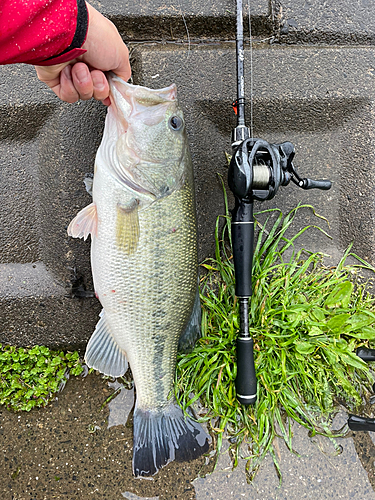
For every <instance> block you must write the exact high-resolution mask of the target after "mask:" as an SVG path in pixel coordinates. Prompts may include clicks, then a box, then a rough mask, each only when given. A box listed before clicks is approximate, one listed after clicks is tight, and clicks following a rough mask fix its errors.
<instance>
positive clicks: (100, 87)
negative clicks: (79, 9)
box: [35, 4, 131, 105]
mask: <svg viewBox="0 0 375 500" xmlns="http://www.w3.org/2000/svg"><path fill="white" fill-rule="evenodd" d="M87 9H88V12H89V26H88V32H87V38H86V41H85V43H84V44H83V46H82V48H83V49H86V50H87V52H85V54H83V55H82V56H80V57H78V58H76V59H73V61H69V62H66V63H62V64H56V65H54V66H35V69H36V72H37V75H38V78H39V80H40V81H42V82H44V83H46V84H47V85H48V86H49V87H50V88H51V89H52V90H53V92H54V93H55V94H56V95H57V96H58V97H59V98H60V99H61V100H63V101H66V102H76V101H79V100H80V99H82V100H88V99H91V98H92V97H94V99H97V100H99V101H102V102H103V104H106V105H109V104H110V99H109V97H108V96H109V85H108V80H107V78H106V76H105V74H104V71H113V72H114V73H115V74H116V75H118V76H119V77H120V78H122V79H123V80H125V81H127V80H129V78H130V75H131V68H130V63H129V51H128V48H127V47H126V45H125V44H124V42H123V41H122V39H121V37H120V35H119V32H118V31H117V28H116V26H115V25H114V24H113V23H112V22H111V21H110V20H109V19H107V18H106V17H104V16H103V15H102V14H100V12H98V11H97V10H95V9H94V8H93V7H92V6H91V5H89V4H87Z"/></svg>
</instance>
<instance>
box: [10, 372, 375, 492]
mask: <svg viewBox="0 0 375 500" xmlns="http://www.w3.org/2000/svg"><path fill="white" fill-rule="evenodd" d="M116 388H118V384H117V383H114V384H113V383H109V382H108V380H104V379H102V378H101V376H99V375H95V374H91V375H88V376H87V377H86V378H82V377H78V378H72V379H70V380H69V381H68V383H67V385H66V387H65V389H64V390H63V391H62V392H61V393H60V394H59V395H58V398H57V399H56V400H55V401H53V403H52V404H50V405H49V406H47V407H46V408H43V409H38V410H33V411H31V412H30V413H18V414H17V413H12V412H9V411H8V410H7V409H5V408H4V407H0V443H1V450H2V453H1V458H0V498H1V499H2V500H26V499H33V500H50V499H75V498H77V499H78V498H79V499H89V498H93V499H103V500H104V499H106V500H122V499H124V498H126V499H128V500H136V499H138V498H146V499H147V498H148V499H151V500H157V499H159V500H162V499H165V500H172V499H178V500H193V499H196V500H206V499H212V500H228V499H242V498H247V499H252V500H276V499H277V500H284V499H285V500H286V499H287V500H294V499H295V500H297V499H308V498H314V499H318V500H324V499H328V498H338V499H352V498H356V499H361V500H373V499H374V500H375V493H374V489H373V487H374V488H375V467H374V460H375V445H374V441H375V440H374V441H373V439H374V438H373V435H372V433H367V432H363V433H358V432H357V433H349V434H348V436H347V437H346V438H343V439H338V440H337V445H336V446H334V445H333V443H332V442H331V441H330V440H328V439H327V438H322V437H319V436H315V437H313V438H310V437H309V436H308V433H307V431H306V430H305V429H303V428H302V427H300V426H298V425H295V426H294V441H293V445H294V449H295V451H296V453H295V454H292V453H291V452H290V451H288V450H287V449H286V446H285V445H284V443H283V442H282V441H280V440H279V441H278V442H277V443H276V448H275V449H276V455H277V458H278V461H279V464H280V468H281V471H282V476H283V482H282V485H281V486H280V485H279V479H278V476H277V474H276V471H275V468H274V466H273V463H272V459H271V457H270V456H268V457H267V458H266V460H265V461H264V463H263V465H262V466H261V468H260V470H259V472H258V474H257V476H256V477H255V480H254V481H253V483H252V484H248V483H247V481H246V475H245V461H242V462H240V464H239V466H238V467H237V468H236V469H234V470H232V467H231V462H230V458H229V454H228V453H227V452H226V451H223V453H222V454H221V456H220V458H219V461H218V465H217V467H216V469H215V471H214V472H213V473H212V474H208V475H207V472H208V471H209V470H212V465H213V458H212V457H211V458H210V459H209V458H206V457H201V458H200V459H198V460H195V461H194V462H190V463H184V464H177V463H171V464H169V465H168V466H167V467H165V468H164V469H162V470H161V471H160V472H159V473H158V474H157V475H156V476H154V477H153V478H151V479H135V478H134V477H133V476H132V469H131V457H132V415H131V408H132V406H133V401H134V394H133V390H127V389H123V390H121V391H120V392H118V394H117V395H116V396H115V397H114V398H113V399H112V400H111V401H110V403H108V404H106V405H104V406H103V403H104V402H105V401H106V399H107V398H108V397H109V396H111V394H113V393H114V391H115V390H116ZM345 420H346V416H345V414H344V413H343V412H341V413H340V414H339V415H338V416H337V417H336V419H335V421H334V424H335V426H336V428H338V427H340V426H341V425H342V424H343V423H344V422H345ZM224 447H225V446H224ZM338 449H339V450H342V452H341V453H340V454H337V450H338Z"/></svg>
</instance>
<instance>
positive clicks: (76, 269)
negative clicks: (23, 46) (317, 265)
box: [0, 1, 375, 346]
mask: <svg viewBox="0 0 375 500" xmlns="http://www.w3.org/2000/svg"><path fill="white" fill-rule="evenodd" d="M283 5H284V3H283ZM285 5H287V6H288V9H289V10H285V11H284V14H285V12H286V13H287V16H291V15H292V14H293V16H294V17H293V19H294V18H296V16H297V14H298V16H299V17H298V19H299V21H298V23H297V24H298V26H297V28H298V27H300V28H301V27H302V26H303V23H302V21H300V20H304V22H305V24H306V26H308V25H309V19H310V17H309V15H310V14H309V13H310V10H309V11H306V9H307V7H306V9H305V10H303V9H304V8H303V6H302V5H301V6H299V9H297V4H296V5H295V6H293V5H292V3H289V4H288V3H286V4H285ZM306 5H307V4H306ZM308 5H309V6H310V7H311V8H312V3H311V4H310V3H309V4H308ZM345 5H346V4H344V6H345ZM366 5H367V4H366ZM332 6H333V7H335V8H337V9H336V11H337V12H339V11H340V6H341V3H340V4H339V3H338V2H336V1H335V2H333V4H332ZM310 7H309V8H310ZM333 7H332V8H333ZM367 7H368V8H369V9H370V10H371V6H370V5H368V6H367ZM367 7H366V8H367ZM342 8H344V7H342ZM345 8H346V7H345ZM100 9H101V10H102V11H103V12H105V13H106V14H107V15H109V16H110V17H111V18H112V19H113V20H114V21H115V22H116V23H118V26H119V28H120V29H121V31H122V32H123V33H124V36H125V38H126V39H127V40H129V41H130V40H131V43H129V45H130V46H131V48H132V49H133V50H132V58H133V77H134V83H136V84H141V85H146V86H150V87H152V88H160V87H163V86H166V85H169V84H171V83H172V82H175V83H176V84H177V87H178V95H179V100H180V103H181V105H182V107H183V109H184V113H185V118H186V126H187V129H188V133H189V139H190V147H191V152H192V157H193V163H194V170H195V178H196V192H197V205H198V224H199V228H198V229H199V258H200V260H202V259H203V258H204V257H206V256H207V255H210V254H212V251H213V242H214V234H213V233H214V227H215V222H216V218H217V216H218V215H219V214H223V213H224V202H223V192H222V187H221V181H220V178H219V177H218V174H220V175H221V176H222V177H223V178H224V179H225V178H226V175H227V168H226V158H225V154H224V153H225V152H227V153H230V134H231V130H232V128H233V127H234V126H235V124H236V119H235V115H234V113H233V110H232V107H231V103H232V101H233V100H234V99H235V98H236V61H235V45H234V43H233V42H231V41H229V40H231V39H233V38H234V5H232V2H224V3H221V4H220V6H213V5H210V6H209V5H207V4H205V3H203V2H201V3H200V2H196V3H191V4H189V5H188V6H186V5H185V4H184V5H183V9H182V7H180V4H175V3H174V4H173V3H172V2H169V3H168V2H167V3H165V2H152V3H151V2H146V3H145V4H144V3H143V4H142V5H140V4H137V3H135V2H134V3H131V2H128V3H125V4H123V3H121V4H120V3H118V4H117V3H114V2H105V3H103V4H101V6H100ZM293 9H294V10H293ZM181 10H183V14H184V19H185V22H184V19H183V18H182V16H181V12H180V11H181ZM305 11H306V12H305ZM251 12H252V19H253V20H254V26H258V27H255V28H254V30H255V34H256V35H257V38H256V40H255V41H254V44H253V73H252V74H253V111H252V115H253V128H254V134H255V136H258V137H262V138H264V139H266V140H268V141H270V142H282V141H285V140H289V141H291V142H293V143H294V144H295V146H296V159H295V164H296V165H297V166H298V168H299V172H300V174H301V175H302V176H306V177H312V178H318V179H319V178H329V179H331V180H332V181H333V183H334V184H333V187H332V189H331V190H330V191H329V192H321V191H317V190H314V191H308V192H304V191H302V190H300V189H298V188H297V187H296V186H294V185H291V186H288V187H285V188H281V189H280V191H279V194H278V195H277V197H276V198H275V199H274V200H272V201H271V202H265V203H263V204H262V205H261V204H258V205H257V209H268V208H273V207H278V208H280V209H281V210H282V211H284V212H286V211H288V210H290V209H292V208H294V207H295V206H296V205H297V204H298V203H304V204H310V205H313V206H314V207H315V209H316V211H317V212H318V213H319V214H320V215H322V216H324V217H325V218H327V219H328V220H329V222H330V227H329V228H328V227H327V225H326V222H325V221H324V220H322V219H316V217H314V216H313V215H312V211H311V210H309V209H306V210H305V211H304V212H303V213H301V216H300V218H299V219H298V222H297V223H296V226H295V230H297V228H301V227H303V226H304V225H306V224H314V225H321V226H322V227H323V228H324V229H325V230H327V231H328V232H329V233H330V234H331V235H332V236H333V239H332V240H329V239H327V238H326V237H325V236H324V235H323V234H322V233H321V232H320V231H319V230H317V229H312V230H311V232H310V233H304V235H303V236H302V237H301V243H300V245H301V246H305V247H306V248H308V249H310V250H314V251H317V250H321V251H323V252H327V253H329V254H331V255H333V259H332V262H334V261H337V260H338V259H339V256H340V255H341V254H342V251H343V249H344V248H346V246H347V245H348V244H349V243H350V242H351V241H352V240H354V241H355V247H354V248H355V251H356V252H357V253H358V254H359V255H360V256H361V257H363V258H365V259H368V260H370V261H371V262H373V263H374V258H373V255H374V247H375V243H374V208H373V191H374V179H375V175H374V165H375V161H374V151H375V148H374V95H375V62H374V57H373V47H372V46H371V43H370V42H369V45H368V46H358V45H355V44H354V45H353V44H352V43H349V42H348V43H347V44H346V45H345V46H338V45H337V44H335V43H332V44H331V45H329V43H328V42H329V41H327V40H325V38H324V36H325V35H324V30H320V31H319V30H318V29H317V30H316V33H318V35H317V36H318V37H320V38H319V40H320V41H321V44H322V45H321V46H317V45H314V44H311V45H309V46H302V45H299V44H298V39H297V38H296V39H292V38H291V35H290V34H288V33H284V34H281V35H282V36H287V37H289V38H288V39H286V41H287V42H288V43H293V44H294V45H285V44H284V45H282V44H280V43H277V40H278V38H277V36H278V35H277V29H276V28H277V26H279V27H280V26H281V25H282V19H281V17H280V16H279V17H277V16H276V17H275V12H278V11H277V10H276V6H275V3H273V2H272V3H271V4H269V3H268V2H262V1H259V3H255V4H253V3H252V11H251ZM304 12H305V13H304ZM362 12H363V16H365V15H368V13H369V12H368V10H366V9H364V10H363V11H362ZM291 13H292V14H291ZM348 13H349V11H348ZM285 15H286V14H285ZM257 18H258V21H259V25H257V24H256V23H257V21H256V19H257ZM353 19H354V20H356V22H357V21H358V23H359V20H358V19H357V18H353ZM361 19H362V22H365V19H364V18H361ZM333 20H335V16H334V15H333V16H332V22H333ZM141 21H142V22H141ZM276 21H277V23H279V24H278V25H277V23H276ZM340 22H341V21H340ZM340 22H339V21H338V20H337V22H336V24H335V26H336V28H335V29H337V30H338V31H340V30H341V31H340V32H341V33H342V34H343V37H345V36H347V35H346V31H345V29H346V28H347V23H342V25H340ZM185 23H186V26H187V28H188V30H189V39H188V37H187V31H186V26H185ZM267 23H268V24H267ZM275 23H276V24H275ZM319 23H320V24H319ZM358 23H357V24H358ZM318 25H319V26H323V25H324V19H323V17H322V18H321V19H320V20H319V22H317V26H318ZM358 25H359V24H358ZM329 26H332V23H331V24H329ZM340 26H341V27H340ZM368 26H369V29H372V28H371V23H369V24H368ZM297 28H296V30H297ZM344 28H345V29H344ZM301 29H302V28H301ZM132 30H133V31H132ZM254 30H253V31H254ZM297 31H298V30H297ZM349 31H350V30H349ZM125 32H126V33H125ZM301 33H302V31H301ZM319 33H320V34H319ZM348 33H349V32H348ZM353 33H354V32H353ZM301 36H302V35H301ZM263 37H265V38H272V40H273V41H274V42H275V43H273V44H271V45H270V44H269V43H266V42H264V40H263ZM279 39H280V38H279ZM262 40H263V41H262ZM325 41H326V42H327V43H325ZM208 42H209V43H208ZM245 70H246V81H245V85H246V93H247V97H248V105H247V110H246V112H247V117H248V121H249V120H250V116H251V113H250V101H251V100H250V73H251V72H250V57H249V49H248V45H247V49H246V51H245ZM0 81H1V82H2V84H1V85H0V102H1V106H0V151H1V155H0V180H1V182H0V202H1V203H0V234H1V240H0V281H1V285H0V307H1V309H0V310H1V311H2V312H1V322H0V323H1V324H0V343H14V344H19V345H32V344H35V343H43V344H46V345H51V346H58V345H63V346H66V345H68V344H72V345H74V346H77V345H81V344H84V343H85V342H86V341H87V340H88V338H89V337H90V335H91V333H92V331H93V329H94V326H95V323H96V321H97V318H98V313H99V311H100V305H99V303H98V301H97V300H96V299H94V298H74V297H72V294H71V290H72V286H74V284H75V283H76V282H77V279H79V280H80V283H82V284H84V286H85V287H86V288H87V290H92V289H93V284H92V278H91V271H90V257H89V247H90V244H89V242H87V241H86V242H83V241H81V240H79V241H77V240H73V239H71V238H68V236H67V234H66V228H67V225H68V224H69V222H70V221H71V219H72V218H73V217H74V216H75V215H76V213H77V212H78V211H79V210H80V209H81V208H83V207H84V206H85V205H87V204H88V203H89V202H90V198H89V196H88V194H87V193H86V191H85V188H84V185H83V178H84V176H85V174H86V173H87V172H92V171H93V165H94V157H95V153H96V150H97V148H98V145H99V143H100V140H101V134H102V130H103V126H104V117H105V108H104V107H103V106H102V105H101V104H100V103H96V102H80V103H77V104H74V105H70V104H64V103H61V102H60V101H59V100H58V99H57V98H56V97H55V96H54V95H53V94H52V93H51V92H50V91H48V90H47V89H46V88H45V87H44V86H43V85H42V84H41V83H40V82H38V80H37V79H36V77H35V74H34V70H33V68H31V67H28V66H25V65H23V66H22V65H20V66H9V67H2V68H0ZM229 203H230V206H231V207H233V205H234V203H233V199H232V197H231V196H230V197H229ZM34 265H35V266H36V267H33V266H34ZM9 276H12V278H11V279H10V278H9ZM24 282H25V283H24ZM41 304H43V305H41Z"/></svg>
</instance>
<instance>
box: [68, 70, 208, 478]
mask: <svg viewBox="0 0 375 500" xmlns="http://www.w3.org/2000/svg"><path fill="white" fill-rule="evenodd" d="M109 82H110V89H111V94H110V95H111V106H109V108H108V113H107V117H106V122H105V128H104V134H103V139H102V142H101V145H100V147H99V149H98V152H97V155H96V161H95V171H94V181H93V191H92V195H93V203H92V204H90V205H89V206H88V207H86V208H84V209H83V210H82V211H81V212H80V213H79V214H78V215H77V216H76V217H75V219H73V221H72V222H71V223H70V225H69V228H68V234H69V235H70V236H73V237H83V238H84V239H86V238H87V236H88V235H89V234H91V266H92V273H93V279H94V286H95V291H96V294H97V296H98V298H99V300H100V302H101V304H102V306H103V310H102V312H101V315H100V320H99V322H98V324H97V326H96V329H95V331H94V333H93V335H92V337H91V339H90V341H89V343H88V345H87V349H86V354H85V361H86V363H87V365H88V366H89V367H93V368H95V369H97V370H99V371H100V372H102V373H104V374H106V375H110V376H113V377H119V376H121V375H123V374H124V373H125V372H126V370H127V368H128V362H129V363H130V367H131V370H132V373H133V377H134V382H135V387H136V405H135V411H134V420H133V421H134V432H133V437H134V443H133V472H134V474H135V475H136V476H147V475H153V474H155V473H156V472H157V471H158V470H159V469H160V467H163V466H164V465H166V464H167V463H169V462H170V461H171V460H174V459H176V460H179V461H184V460H190V459H193V458H196V457H198V456H199V455H201V454H202V453H204V452H205V451H207V449H208V436H207V434H206V433H205V432H204V431H203V430H202V428H201V427H200V425H199V424H198V423H197V422H195V421H194V420H193V419H191V418H190V417H189V416H185V415H184V414H183V412H182V410H181V408H180V407H179V406H178V405H177V403H176V400H175V398H174V390H173V385H174V377H175V368H176V356H177V347H178V344H179V342H180V344H183V345H185V346H186V345H188V344H193V343H194V342H195V340H196V337H197V335H198V334H199V328H200V325H199V322H200V303H199V295H197V234H196V218H195V217H196V216H195V199H194V184H193V169H192V163H191V158H190V154H189V147H188V140H187V135H186V131H185V125H184V118H183V113H182V110H181V108H180V107H179V105H178V103H177V95H176V86H175V85H171V86H170V87H167V88H164V89H160V90H152V89H148V88H146V87H140V86H135V85H130V84H127V83H125V82H124V81H123V80H121V79H120V78H118V77H116V76H115V75H111V76H110V77H109Z"/></svg>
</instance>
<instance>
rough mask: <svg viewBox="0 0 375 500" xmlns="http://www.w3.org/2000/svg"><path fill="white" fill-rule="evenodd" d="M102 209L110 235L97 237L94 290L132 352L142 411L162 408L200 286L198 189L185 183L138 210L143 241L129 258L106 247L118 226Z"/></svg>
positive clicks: (105, 232) (117, 336)
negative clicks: (156, 382) (195, 198)
mask: <svg viewBox="0 0 375 500" xmlns="http://www.w3.org/2000/svg"><path fill="white" fill-rule="evenodd" d="M94 196H95V184H94ZM99 199H102V197H101V198H99ZM97 209H98V217H100V218H101V221H102V227H103V228H105V230H103V234H102V233H101V232H100V231H99V230H98V236H97V238H95V240H94V242H93V245H92V262H93V263H94V266H93V275H94V284H95V290H96V292H97V293H98V295H99V299H100V301H101V303H102V305H103V307H104V309H105V310H108V311H112V310H113V311H114V312H113V314H112V313H111V314H110V315H108V321H109V323H110V325H111V327H112V328H111V330H112V333H113V336H114V337H115V339H116V341H117V342H118V344H119V345H120V346H121V347H122V348H123V349H124V351H125V352H126V353H127V358H128V361H129V363H130V366H131V369H132V373H133V377H134V380H135V384H136V388H137V402H138V406H140V407H142V408H150V407H155V406H161V405H164V404H165V401H166V398H167V396H168V395H169V393H170V391H171V389H172V387H173V381H174V372H175V362H176V354H177V345H178V338H179V336H180V335H181V333H182V332H183V330H184V327H185V326H186V323H187V321H188V319H189V317H190V314H191V312H192V307H193V303H194V297H195V291H196V286H197V272H196V269H197V261H196V230H195V214H194V210H193V209H194V202H193V196H192V190H191V187H190V186H189V185H188V184H185V186H184V188H183V189H181V190H180V191H176V192H174V193H173V194H171V195H170V196H167V197H164V198H161V199H160V200H158V201H156V202H154V203H152V204H151V205H150V206H148V207H147V208H145V209H144V210H141V211H140V213H139V225H140V239H139V242H138V247H137V250H136V251H135V252H134V254H133V255H132V256H130V257H127V256H125V255H124V253H123V252H122V250H121V249H118V248H116V247H115V246H113V247H111V248H108V240H113V239H114V238H115V234H114V233H115V223H114V221H113V220H112V224H110V223H111V220H109V221H108V222H107V220H106V218H105V215H104V214H103V215H102V216H101V212H100V202H98V206H97ZM108 212H109V211H108ZM111 218H112V217H111V216H109V219H111ZM112 219H113V218H112ZM155 221H158V223H157V225H158V228H157V231H155V230H154V229H153V228H154V225H155ZM160 221H162V224H161V222H160ZM111 225H112V228H111V229H112V231H111V229H110V227H111ZM176 227H178V230H176V231H175V232H173V229H175V228H176ZM150 228H152V229H150ZM98 229H99V228H98ZM111 233H112V234H111ZM176 249H183V250H179V251H176ZM119 270H120V272H119ZM112 290H115V292H112ZM122 301H126V304H121V302H122ZM150 358H151V359H153V363H152V365H151V367H150ZM160 371H162V372H163V373H164V376H163V379H162V383H159V385H158V386H157V390H156V391H155V389H154V384H152V383H151V380H152V379H153V378H154V377H157V379H159V380H160Z"/></svg>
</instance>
